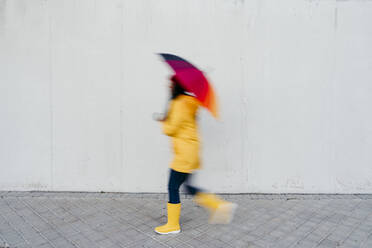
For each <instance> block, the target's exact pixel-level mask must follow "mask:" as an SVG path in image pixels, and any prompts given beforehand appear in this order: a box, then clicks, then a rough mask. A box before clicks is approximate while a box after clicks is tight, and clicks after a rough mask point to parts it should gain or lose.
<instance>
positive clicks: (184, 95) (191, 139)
mask: <svg viewBox="0 0 372 248" xmlns="http://www.w3.org/2000/svg"><path fill="white" fill-rule="evenodd" d="M170 90H171V102H170V107H169V111H168V113H167V115H166V116H164V117H160V115H159V116H158V117H157V120H158V121H161V122H162V125H163V132H164V133H165V134H166V135H168V136H170V137H171V139H172V144H173V152H174V158H173V161H172V163H171V165H170V168H171V169H170V177H169V183H168V194H169V201H168V204H167V210H168V222H167V224H165V225H163V226H159V227H156V228H155V232H157V233H159V234H170V233H179V232H180V231H181V228H180V223H179V219H180V214H181V202H180V195H179V188H180V186H181V185H182V184H185V186H186V189H187V192H188V193H189V194H191V195H193V196H194V201H195V202H196V203H197V204H199V205H201V206H203V207H205V208H207V209H208V210H209V212H210V219H209V221H210V223H221V224H222V223H229V222H230V221H231V219H232V216H233V213H234V210H235V208H236V206H237V205H236V204H234V203H230V202H227V201H224V200H222V199H220V198H219V197H218V196H216V195H214V194H211V193H206V192H204V191H202V190H201V189H199V188H196V187H194V186H192V185H190V183H189V182H190V179H191V177H192V172H193V171H194V170H196V169H199V168H200V159H199V147H200V144H199V135H198V131H197V123H196V115H197V111H198V108H199V106H200V102H199V101H198V100H197V99H196V98H195V97H194V96H193V93H192V92H187V91H185V89H184V88H182V86H181V84H180V83H179V82H178V80H177V79H176V77H175V76H173V77H172V78H171V85H170Z"/></svg>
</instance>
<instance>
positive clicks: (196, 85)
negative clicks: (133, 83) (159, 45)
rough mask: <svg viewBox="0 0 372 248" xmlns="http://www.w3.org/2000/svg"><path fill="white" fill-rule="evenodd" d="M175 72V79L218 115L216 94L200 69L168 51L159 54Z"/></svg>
mask: <svg viewBox="0 0 372 248" xmlns="http://www.w3.org/2000/svg"><path fill="white" fill-rule="evenodd" d="M159 55H160V56H161V57H162V58H163V59H164V60H165V62H167V64H168V65H169V66H170V67H171V68H172V69H173V71H174V72H175V75H174V77H175V79H176V80H177V81H178V82H180V84H181V86H182V87H183V88H184V89H185V90H186V91H188V92H191V93H193V94H194V95H195V98H196V99H198V100H199V101H200V102H201V104H202V106H204V107H206V108H207V109H208V110H209V111H210V112H211V113H212V115H213V116H214V117H217V116H218V111H217V103H216V96H215V93H214V90H213V88H212V85H211V84H210V83H209V82H208V80H207V78H206V77H205V75H204V74H203V72H202V71H201V70H199V69H198V68H196V67H195V66H194V65H192V64H191V63H190V62H188V61H187V60H185V59H183V58H181V57H179V56H176V55H173V54H168V53H160V54H159Z"/></svg>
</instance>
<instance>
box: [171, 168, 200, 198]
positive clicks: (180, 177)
mask: <svg viewBox="0 0 372 248" xmlns="http://www.w3.org/2000/svg"><path fill="white" fill-rule="evenodd" d="M191 175H192V174H190V173H182V172H178V171H175V170H172V169H171V170H170V176H169V183H168V194H169V203H173V204H177V203H180V193H179V189H180V186H181V185H182V184H183V183H184V182H185V181H186V184H185V187H186V190H187V193H189V194H191V195H195V194H196V193H198V192H199V191H200V190H199V189H198V188H195V187H193V186H191V185H190V184H189V180H190V178H191Z"/></svg>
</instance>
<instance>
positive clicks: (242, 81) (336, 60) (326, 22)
mask: <svg viewBox="0 0 372 248" xmlns="http://www.w3.org/2000/svg"><path fill="white" fill-rule="evenodd" d="M371 23H372V1H362V0H350V1H347V0H344V1H335V0H313V1H311V0H282V1H277V0H245V1H244V0H241V1H237V0H236V1H233V0H203V1H200V0H187V1H186V0H185V1H181V0H176V1H175V0H161V1H159V0H133V1H131V0H97V1H93V0H75V1H72V0H62V1H60V0H0V118H1V119H0V190H63V191H65V190H73V191H75V190H76V191H101V190H102V191H123V192H165V191H166V183H167V177H168V164H169V161H170V160H171V153H170V149H169V147H170V146H169V140H168V138H167V137H165V136H163V135H162V134H161V132H160V127H159V124H158V123H156V122H154V121H152V119H151V115H152V113H153V112H157V111H161V110H162V109H163V108H164V105H165V102H166V101H165V99H166V96H167V93H166V89H167V88H166V85H167V80H166V78H167V77H168V76H169V75H170V70H169V69H168V68H167V67H166V65H165V64H164V63H163V62H162V61H161V60H160V59H159V58H158V57H157V56H156V55H155V54H154V53H157V52H169V53H175V54H178V55H180V56H184V57H185V58H187V59H189V60H190V61H192V62H194V63H195V64H196V65H198V66H199V67H200V68H202V69H203V70H205V71H207V72H208V76H209V78H210V79H211V81H212V82H213V84H214V85H215V88H216V91H217V93H218V95H219V101H220V106H221V120H220V121H215V120H214V119H213V118H212V117H211V115H209V113H208V112H206V111H205V110H203V111H201V112H200V132H201V134H202V140H203V150H202V156H203V166H204V169H203V170H202V171H201V172H200V173H199V174H198V175H197V176H196V179H195V182H196V184H197V185H200V186H203V187H206V188H208V189H209V190H212V191H215V192H306V193H310V192H316V193H319V192H328V193H336V192H337V193H351V192H358V193H366V192H368V193H372V152H371V151H372V114H371V106H372V49H371V44H372V28H371Z"/></svg>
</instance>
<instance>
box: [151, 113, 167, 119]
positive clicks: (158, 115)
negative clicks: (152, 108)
mask: <svg viewBox="0 0 372 248" xmlns="http://www.w3.org/2000/svg"><path fill="white" fill-rule="evenodd" d="M166 118H167V116H166V115H165V114H164V113H153V114H152V119H153V120H154V121H165V119H166Z"/></svg>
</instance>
